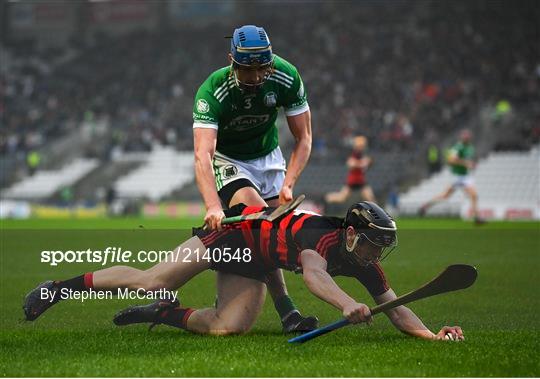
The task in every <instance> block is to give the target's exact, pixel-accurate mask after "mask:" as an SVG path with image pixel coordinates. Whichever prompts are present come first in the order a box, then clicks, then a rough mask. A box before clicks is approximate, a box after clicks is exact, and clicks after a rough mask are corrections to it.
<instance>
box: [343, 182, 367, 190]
mask: <svg viewBox="0 0 540 379" xmlns="http://www.w3.org/2000/svg"><path fill="white" fill-rule="evenodd" d="M347 185H348V186H349V188H350V189H351V191H356V190H361V189H362V188H364V187H365V186H366V183H363V184H347Z"/></svg>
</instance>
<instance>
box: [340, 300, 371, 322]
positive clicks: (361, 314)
mask: <svg viewBox="0 0 540 379" xmlns="http://www.w3.org/2000/svg"><path fill="white" fill-rule="evenodd" d="M343 316H344V317H345V318H346V319H347V320H349V321H350V322H351V323H352V324H358V323H360V322H367V323H371V320H372V316H371V311H370V310H369V307H368V306H367V305H366V304H362V303H351V304H349V305H346V306H345V308H343Z"/></svg>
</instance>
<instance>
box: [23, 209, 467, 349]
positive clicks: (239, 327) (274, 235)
mask: <svg viewBox="0 0 540 379" xmlns="http://www.w3.org/2000/svg"><path fill="white" fill-rule="evenodd" d="M261 210H263V208H262V207H246V206H245V205H244V204H238V205H237V206H235V207H233V208H230V209H229V210H227V213H228V214H227V215H228V216H234V215H238V214H244V215H246V214H250V213H255V212H259V211H261ZM264 231H266V232H267V233H265V232H264ZM193 234H194V237H192V238H190V239H189V240H187V241H185V242H184V243H183V244H181V245H180V246H178V247H177V248H176V249H175V252H173V253H171V255H170V258H171V259H168V260H165V261H163V262H160V263H158V264H157V265H155V266H154V267H152V268H150V269H148V270H146V271H143V270H139V269H136V268H133V267H128V266H114V267H109V268H106V269H104V270H99V271H95V272H89V273H86V274H84V275H80V276H77V277H75V278H72V279H68V280H65V281H48V282H45V283H42V284H41V285H39V286H38V287H37V288H35V289H34V290H33V291H31V292H30V293H29V294H28V295H27V296H26V298H25V302H24V305H23V309H24V312H25V315H26V319H27V320H29V321H33V320H35V319H36V318H38V317H39V316H40V315H41V314H43V312H45V311H46V310H47V309H48V308H50V307H51V306H52V305H54V304H55V303H57V302H58V301H59V300H60V299H61V297H60V295H59V294H60V293H61V291H62V289H67V290H74V291H91V290H94V291H95V290H114V289H124V288H129V289H132V290H138V289H140V288H144V289H145V290H146V291H159V290H160V289H167V290H172V289H177V288H179V287H181V286H183V285H185V284H186V283H187V282H188V281H189V280H190V279H191V278H193V277H194V276H195V275H197V274H199V273H201V272H203V271H205V270H208V269H212V270H217V271H218V272H221V273H231V274H234V275H235V276H238V277H239V278H240V279H241V281H242V284H243V290H242V291H241V292H240V293H238V294H234V293H231V292H229V291H228V288H227V287H228V286H236V284H235V283H233V282H231V281H223V280H219V279H218V284H217V287H218V288H217V291H218V295H219V299H220V301H219V302H218V304H217V305H216V306H214V307H209V308H204V309H193V308H186V307H185V306H181V305H180V303H179V302H178V301H176V300H175V301H168V302H166V301H162V300H158V301H156V302H154V303H151V304H148V305H142V306H134V307H129V308H127V309H125V310H123V311H121V312H119V313H118V314H117V315H116V316H115V318H114V323H115V324H116V325H128V324H135V323H150V324H152V326H154V325H157V324H165V325H169V326H173V327H176V328H182V329H185V330H189V331H191V332H195V333H201V334H213V335H227V334H239V333H245V332H247V331H249V330H250V329H251V327H252V326H253V324H254V323H255V321H256V320H257V317H258V316H259V314H260V312H261V310H262V306H263V304H264V298H265V285H264V282H265V277H266V275H267V273H268V272H271V271H274V270H275V269H276V268H277V267H281V268H283V269H286V270H289V271H294V272H297V273H302V275H303V279H304V283H305V284H306V287H307V288H308V289H309V290H310V291H311V292H312V293H313V294H314V295H315V296H317V297H318V298H320V299H321V300H323V301H326V302H327V303H329V304H331V305H332V306H334V307H335V308H337V309H338V310H340V311H341V312H342V314H343V316H344V317H346V318H347V319H348V320H349V321H350V322H352V323H361V322H370V321H371V319H372V317H371V313H370V310H369V307H368V306H367V305H366V304H364V303H361V302H358V301H356V300H355V299H354V298H353V297H351V296H349V295H348V294H347V293H346V292H345V291H343V290H342V289H341V288H340V287H339V286H338V284H337V283H336V282H335V281H334V279H333V278H332V277H333V276H338V275H342V276H349V277H354V278H356V279H357V280H358V281H359V282H360V283H361V284H362V285H363V286H365V287H366V289H367V290H368V291H369V293H370V295H371V296H372V297H373V299H374V300H375V302H376V303H377V304H381V303H384V302H387V301H391V300H394V299H396V297H397V296H396V294H395V292H394V291H393V290H392V289H391V288H390V286H389V284H388V282H387V280H386V277H385V274H384V272H383V269H382V267H381V265H380V263H379V262H380V261H381V260H382V259H384V258H385V257H386V256H387V255H388V254H390V253H391V252H392V250H393V249H394V248H395V247H396V245H397V227H396V223H395V222H394V220H393V219H392V218H391V217H390V216H389V215H388V214H387V213H386V212H385V211H384V210H383V209H382V208H381V207H379V206H378V205H377V204H374V203H371V202H360V203H356V204H353V205H352V206H351V207H350V208H349V209H348V211H347V214H346V216H345V217H344V218H338V217H325V216H320V215H316V214H313V213H310V212H303V211H293V212H291V213H289V214H288V215H284V216H282V217H280V218H278V219H277V220H274V221H272V222H271V221H266V220H255V221H246V222H242V223H237V224H232V225H228V226H225V227H224V228H223V229H222V230H221V231H210V230H204V229H202V228H195V229H194V231H193ZM226 247H228V248H231V247H232V248H233V249H232V250H231V254H230V255H232V258H231V259H230V260H220V259H219V258H216V254H215V252H216V251H219V252H220V253H219V257H221V252H224V251H225V250H224V248H226ZM207 249H209V250H208V251H212V254H209V257H208V259H204V258H203V259H195V255H192V254H191V253H192V252H195V251H198V252H201V254H202V252H204V251H206V250H207ZM246 249H247V250H246ZM235 250H237V251H238V252H239V253H238V256H237V257H236V259H235V258H234V257H235V256H236V253H235V252H234V251H235ZM175 254H176V255H175ZM197 256H198V255H197ZM185 257H189V259H185ZM42 293H46V294H47V296H46V299H43V296H42ZM228 295H233V296H228ZM51 299H52V301H51ZM386 315H387V316H388V318H389V319H390V321H391V322H392V324H393V325H394V326H395V327H396V328H397V329H398V330H400V331H401V332H403V333H406V334H409V335H411V336H415V337H419V338H425V339H430V340H444V338H445V336H446V335H450V336H451V338H449V339H451V340H456V341H459V340H462V339H463V332H462V330H461V328H460V327H459V326H453V327H449V326H445V327H443V328H442V329H441V330H440V331H439V332H438V333H433V332H431V331H430V330H429V329H428V328H427V327H426V326H425V325H424V324H423V323H422V321H421V320H420V319H419V318H418V316H416V315H415V314H414V312H412V311H411V310H410V309H409V308H407V307H405V306H403V305H402V306H399V307H396V308H393V309H390V310H388V311H386Z"/></svg>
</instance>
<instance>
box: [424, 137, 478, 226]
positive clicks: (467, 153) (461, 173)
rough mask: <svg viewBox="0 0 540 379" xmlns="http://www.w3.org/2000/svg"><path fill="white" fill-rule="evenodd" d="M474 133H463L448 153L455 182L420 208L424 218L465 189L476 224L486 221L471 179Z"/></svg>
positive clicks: (473, 164)
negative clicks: (440, 202) (434, 208)
mask: <svg viewBox="0 0 540 379" xmlns="http://www.w3.org/2000/svg"><path fill="white" fill-rule="evenodd" d="M471 140H472V133H471V131H470V130H468V129H464V130H462V131H461V133H460V136H459V141H458V142H457V143H456V144H455V145H454V146H452V148H451V149H450V151H449V153H448V157H447V162H448V164H449V165H450V169H451V170H452V174H454V182H453V183H452V184H451V185H450V186H449V187H448V188H446V189H445V191H444V192H443V193H441V194H439V195H437V196H435V197H434V198H433V199H431V200H430V201H428V202H427V203H425V204H424V205H422V206H421V207H420V210H419V214H420V215H421V216H424V215H425V214H426V212H427V210H428V209H429V208H430V207H431V206H433V205H434V204H436V203H437V202H439V201H443V200H446V199H448V198H449V197H450V196H451V195H452V194H453V193H454V191H455V190H456V189H458V188H463V190H464V191H465V193H466V194H467V196H469V199H470V200H471V210H472V216H473V218H474V222H475V223H476V224H483V223H485V220H483V219H482V218H480V216H479V215H478V192H477V191H476V187H475V186H474V181H473V179H472V177H471V171H472V170H473V169H474V168H475V166H476V162H475V160H474V155H475V153H474V146H473V145H472V142H471Z"/></svg>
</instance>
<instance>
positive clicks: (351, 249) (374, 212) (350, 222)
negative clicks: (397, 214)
mask: <svg viewBox="0 0 540 379" xmlns="http://www.w3.org/2000/svg"><path fill="white" fill-rule="evenodd" d="M344 227H345V230H346V233H347V229H348V228H349V227H352V228H353V229H354V231H355V236H354V239H353V240H352V243H351V244H348V243H347V236H345V239H344V244H345V249H342V250H343V253H344V255H345V257H346V258H347V259H348V260H352V261H353V262H355V263H357V264H360V265H361V266H367V265H370V264H373V263H376V262H380V261H382V260H383V259H385V258H386V257H387V256H388V254H390V253H391V252H392V251H393V250H394V249H395V248H396V246H397V234H396V231H397V227H396V223H395V222H394V220H393V219H392V217H391V216H390V215H388V213H386V212H385V211H384V210H383V209H382V208H381V207H379V206H378V205H377V204H375V203H371V202H367V201H364V202H360V203H356V204H354V205H353V206H351V207H350V208H349V210H348V212H347V216H346V217H345V220H344Z"/></svg>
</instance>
